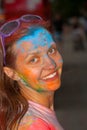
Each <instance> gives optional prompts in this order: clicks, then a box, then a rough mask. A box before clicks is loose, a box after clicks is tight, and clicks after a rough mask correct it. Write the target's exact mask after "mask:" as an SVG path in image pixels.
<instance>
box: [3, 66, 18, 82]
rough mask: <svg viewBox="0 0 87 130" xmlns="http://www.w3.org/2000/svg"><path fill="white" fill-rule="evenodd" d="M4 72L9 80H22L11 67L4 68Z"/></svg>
mask: <svg viewBox="0 0 87 130" xmlns="http://www.w3.org/2000/svg"><path fill="white" fill-rule="evenodd" d="M3 70H4V73H5V74H6V75H7V76H8V77H9V78H11V79H13V80H16V81H19V80H20V77H19V76H18V73H17V72H16V71H15V70H13V69H11V68H9V67H3Z"/></svg>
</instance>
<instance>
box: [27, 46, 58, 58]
mask: <svg viewBox="0 0 87 130" xmlns="http://www.w3.org/2000/svg"><path fill="white" fill-rule="evenodd" d="M52 47H56V45H55V44H53V45H51V46H50V47H49V48H48V51H49V50H50V48H52ZM39 53H40V51H35V52H28V54H27V55H26V56H25V60H26V59H27V58H28V57H29V56H30V55H31V56H33V55H37V54H39Z"/></svg>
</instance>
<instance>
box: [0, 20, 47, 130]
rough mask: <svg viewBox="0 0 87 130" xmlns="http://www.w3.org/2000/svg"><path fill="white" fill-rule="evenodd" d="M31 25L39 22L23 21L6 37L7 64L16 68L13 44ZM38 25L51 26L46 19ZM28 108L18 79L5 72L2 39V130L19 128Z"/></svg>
mask: <svg viewBox="0 0 87 130" xmlns="http://www.w3.org/2000/svg"><path fill="white" fill-rule="evenodd" d="M31 25H32V26H34V25H37V23H35V22H31V23H21V24H20V27H19V29H18V30H17V31H16V32H15V33H14V34H12V35H11V36H9V37H7V38H5V44H6V45H5V50H6V57H5V60H6V66H9V67H11V68H13V69H15V59H16V55H14V54H13V52H12V46H13V44H14V43H15V41H17V40H18V39H19V38H21V37H22V36H24V35H25V34H26V33H27V31H28V29H27V28H28V27H29V26H31ZM38 26H44V27H45V28H47V29H48V28H49V24H48V22H47V23H46V22H45V21H42V22H41V23H38ZM27 109H28V102H27V100H26V99H25V98H24V97H23V95H22V94H21V91H20V87H19V85H18V83H17V81H13V80H12V79H10V78H9V77H7V76H6V74H5V73H4V72H3V49H2V46H1V41H0V130H13V129H17V128H18V125H19V123H20V120H21V119H22V117H23V116H24V114H25V113H26V111H27Z"/></svg>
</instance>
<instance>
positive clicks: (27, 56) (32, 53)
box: [25, 51, 39, 60]
mask: <svg viewBox="0 0 87 130" xmlns="http://www.w3.org/2000/svg"><path fill="white" fill-rule="evenodd" d="M37 54H39V52H38V51H37V52H29V53H28V54H27V55H26V56H25V60H27V59H28V58H29V56H33V55H37Z"/></svg>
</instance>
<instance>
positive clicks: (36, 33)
mask: <svg viewBox="0 0 87 130" xmlns="http://www.w3.org/2000/svg"><path fill="white" fill-rule="evenodd" d="M23 41H29V42H31V43H32V44H33V45H34V48H37V47H38V46H47V47H50V46H51V45H52V44H53V43H54V40H53V38H52V36H51V34H50V33H49V32H48V31H47V30H46V29H44V28H43V27H30V28H29V32H28V33H27V35H25V36H23V37H22V38H20V39H19V40H18V41H17V43H18V45H19V44H21V43H23Z"/></svg>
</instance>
